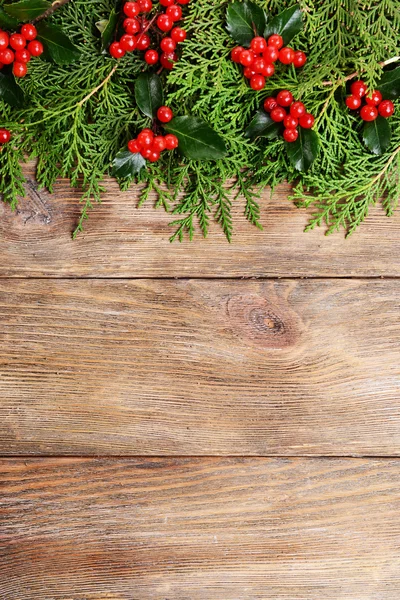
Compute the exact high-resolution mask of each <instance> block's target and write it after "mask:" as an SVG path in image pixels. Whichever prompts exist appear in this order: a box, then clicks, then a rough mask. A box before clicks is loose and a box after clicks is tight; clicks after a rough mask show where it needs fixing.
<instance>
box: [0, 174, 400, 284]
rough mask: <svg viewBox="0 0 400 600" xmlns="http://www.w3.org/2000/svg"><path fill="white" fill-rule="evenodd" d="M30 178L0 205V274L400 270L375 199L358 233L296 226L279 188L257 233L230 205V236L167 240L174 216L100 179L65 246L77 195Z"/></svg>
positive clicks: (392, 225) (396, 226) (239, 206)
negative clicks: (82, 227) (97, 200)
mask: <svg viewBox="0 0 400 600" xmlns="http://www.w3.org/2000/svg"><path fill="white" fill-rule="evenodd" d="M26 169H27V173H28V174H29V175H30V177H31V179H30V181H29V184H28V187H27V190H28V197H27V199H26V200H22V201H21V204H20V207H19V210H18V213H17V214H14V213H12V212H11V211H10V209H9V207H7V206H5V205H3V204H2V203H0V237H1V241H2V261H1V265H0V277H22V276H24V277H35V276H36V277H37V276H39V277H62V276H68V277H248V276H255V277H269V276H273V277H275V276H277V277H285V276H288V277H290V276H300V277H303V276H305V277H316V276H323V277H334V276H358V277H360V276H382V275H386V276H400V236H399V235H398V233H399V230H400V211H398V212H397V213H396V215H395V216H394V217H393V218H392V219H388V218H386V216H385V215H384V211H383V210H382V208H381V207H380V206H377V207H375V208H373V209H372V210H371V213H370V216H369V217H368V219H367V220H366V222H365V223H364V224H363V226H362V227H361V228H360V229H359V231H358V232H357V234H355V235H353V236H352V237H350V238H349V239H347V240H346V241H345V240H344V236H343V233H340V234H336V235H333V236H330V237H328V238H326V237H325V236H324V231H323V229H320V230H318V231H314V232H311V233H308V234H304V233H303V229H304V226H305V225H306V223H307V221H308V217H309V215H310V211H306V210H299V209H297V208H296V207H295V206H294V205H293V204H292V203H291V202H290V201H289V200H288V194H289V191H290V190H289V188H288V186H286V185H283V186H281V187H280V188H279V189H278V190H277V191H276V192H275V194H274V195H273V197H272V198H270V193H269V191H266V192H265V194H264V198H263V200H262V202H261V206H262V223H263V225H264V231H262V232H261V231H258V230H257V229H256V228H254V227H252V226H251V225H249V224H248V223H247V222H246V220H245V219H244V217H243V214H242V213H243V202H240V201H237V202H235V209H234V225H235V236H234V243H233V244H231V245H229V244H228V243H227V242H226V240H225V238H224V236H223V234H222V232H221V231H220V229H219V227H218V226H216V227H213V228H212V234H211V235H210V236H209V238H208V239H207V240H203V239H202V238H201V237H200V236H199V237H198V238H197V240H196V242H195V243H192V244H191V243H190V242H188V241H186V242H184V243H183V244H179V243H175V244H172V245H171V244H170V243H169V236H170V235H171V233H172V231H173V230H172V229H171V228H170V227H168V223H169V222H170V221H172V220H173V218H172V217H171V215H168V214H166V213H164V211H163V210H154V208H153V206H152V205H151V203H149V204H148V205H147V206H145V207H143V208H141V209H140V210H137V208H136V205H137V200H138V198H137V193H136V192H135V191H134V190H132V191H131V192H130V193H121V192H120V191H119V189H118V187H117V185H116V184H115V182H112V181H108V182H107V184H106V185H107V189H108V192H107V193H105V194H104V195H103V204H102V205H101V206H99V205H98V206H96V207H95V209H94V210H93V211H92V213H91V215H90V220H89V222H88V223H87V225H86V232H85V233H84V234H82V235H80V236H79V238H78V240H77V241H76V242H75V243H73V242H72V240H71V231H72V230H73V228H74V226H75V224H76V222H77V219H78V216H79V211H80V206H79V193H78V192H74V191H73V190H71V189H70V187H69V184H68V182H67V181H60V182H58V183H57V185H56V186H55V193H54V195H50V194H48V193H47V192H38V190H37V189H36V187H35V184H34V182H33V180H32V173H33V171H32V165H30V166H28V167H27V168H26Z"/></svg>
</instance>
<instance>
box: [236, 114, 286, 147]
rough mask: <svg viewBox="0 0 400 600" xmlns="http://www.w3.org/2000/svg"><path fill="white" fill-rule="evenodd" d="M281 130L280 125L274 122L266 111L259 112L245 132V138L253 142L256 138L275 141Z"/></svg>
mask: <svg viewBox="0 0 400 600" xmlns="http://www.w3.org/2000/svg"><path fill="white" fill-rule="evenodd" d="M281 129H282V126H281V124H280V123H277V122H276V121H273V120H272V119H271V117H270V116H269V114H267V113H266V112H265V111H264V110H258V111H257V112H256V114H255V115H254V118H253V120H252V121H251V123H250V125H249V126H248V127H247V129H246V131H245V137H247V138H250V139H251V140H254V139H255V138H256V137H265V138H267V139H268V140H273V139H275V138H276V137H278V135H279V132H280V130H281Z"/></svg>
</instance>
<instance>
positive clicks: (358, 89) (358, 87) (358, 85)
mask: <svg viewBox="0 0 400 600" xmlns="http://www.w3.org/2000/svg"><path fill="white" fill-rule="evenodd" d="M350 91H351V93H352V94H353V96H358V97H359V98H362V97H363V96H365V94H366V93H367V86H366V85H365V83H364V82H363V81H355V82H354V83H352V84H351V86H350Z"/></svg>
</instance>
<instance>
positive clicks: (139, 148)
mask: <svg viewBox="0 0 400 600" xmlns="http://www.w3.org/2000/svg"><path fill="white" fill-rule="evenodd" d="M173 116H174V115H173V112H172V110H171V109H170V108H169V107H168V106H161V107H160V108H159V109H158V111H157V119H158V120H159V121H160V123H161V124H164V123H169V122H170V121H171V119H172V117H173ZM177 147H178V138H177V137H176V135H173V134H172V133H168V134H167V135H166V136H165V137H164V136H162V135H155V134H154V133H153V131H152V130H151V129H143V131H141V132H140V133H139V135H138V136H137V138H135V139H133V140H130V142H129V143H128V150H130V152H132V153H133V154H137V153H140V154H141V155H142V156H143V158H145V159H146V160H149V161H150V162H157V161H158V160H159V158H160V156H161V152H163V151H164V150H175V148H177Z"/></svg>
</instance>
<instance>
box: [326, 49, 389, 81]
mask: <svg viewBox="0 0 400 600" xmlns="http://www.w3.org/2000/svg"><path fill="white" fill-rule="evenodd" d="M399 60H400V56H392V58H388V59H387V60H384V61H382V62H380V63H378V64H379V66H380V67H387V65H391V64H392V63H395V62H398V61H399ZM359 76H360V73H358V71H355V72H354V73H350V75H347V77H345V78H344V79H341V80H340V83H339V84H338V82H337V81H323V82H322V84H321V85H325V86H327V85H340V84H341V83H342V82H346V81H350V80H351V79H354V78H355V77H359Z"/></svg>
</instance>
